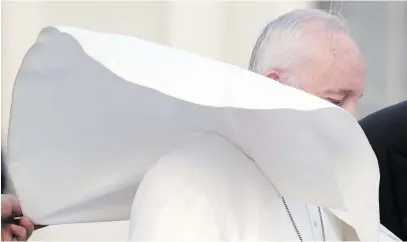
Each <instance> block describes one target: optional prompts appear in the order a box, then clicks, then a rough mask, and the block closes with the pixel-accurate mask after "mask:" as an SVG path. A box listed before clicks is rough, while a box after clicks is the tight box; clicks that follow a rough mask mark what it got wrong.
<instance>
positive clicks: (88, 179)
mask: <svg viewBox="0 0 407 242" xmlns="http://www.w3.org/2000/svg"><path fill="white" fill-rule="evenodd" d="M10 116H11V118H10V126H9V138H8V149H9V150H8V155H9V157H8V159H7V160H8V167H9V171H10V178H11V181H12V182H13V184H14V187H15V190H16V192H17V194H18V196H19V197H20V198H21V200H22V207H23V210H24V213H25V214H26V215H28V216H29V217H30V218H31V219H32V220H33V221H34V222H35V223H39V224H62V223H77V222H97V221H112V220H124V219H129V216H130V209H131V205H132V201H133V198H134V195H135V193H136V191H137V188H138V185H139V183H140V181H141V179H142V177H143V175H144V174H145V173H146V171H147V170H148V169H149V167H151V165H153V164H154V163H155V162H156V161H157V160H159V159H160V158H162V157H165V156H166V155H167V154H168V153H170V152H171V151H173V150H174V149H175V148H177V147H179V145H180V144H181V143H182V142H184V141H185V140H188V139H189V138H190V137H191V136H193V135H194V134H197V133H202V132H211V133H216V134H218V135H221V136H223V137H225V138H226V139H228V140H229V141H230V142H231V143H233V144H235V145H236V146H237V147H239V149H241V150H243V151H244V153H245V154H246V155H247V156H249V157H250V158H251V159H253V160H254V161H255V164H256V166H258V167H259V169H260V170H261V171H262V173H263V174H264V175H265V176H266V177H267V179H268V180H269V181H270V182H271V183H272V184H273V186H274V187H275V188H276V189H277V191H278V192H279V194H281V195H283V196H286V197H287V198H290V199H296V200H298V201H302V202H305V203H309V204H314V205H318V206H324V207H328V208H332V209H334V210H332V211H334V213H335V215H336V216H338V217H340V218H341V219H342V220H344V221H346V222H347V223H349V224H351V225H352V226H353V227H354V228H355V230H356V231H357V233H358V235H359V237H360V238H364V239H373V240H374V239H377V238H378V233H377V231H378V228H379V214H378V199H377V198H378V182H379V172H378V167H377V160H376V157H375V155H374V153H373V151H372V149H371V147H370V145H369V143H368V141H367V139H366V137H365V135H364V134H363V131H362V130H361V129H360V127H359V125H358V123H357V122H356V120H355V119H354V118H353V117H352V116H351V115H350V114H348V113H347V112H346V111H344V110H342V109H340V108H338V107H335V106H334V105H331V104H330V103H328V102H326V101H324V100H321V99H319V98H317V97H314V96H311V95H309V94H307V93H304V92H302V91H299V90H296V89H293V88H290V87H287V86H284V85H281V84H279V83H277V82H274V81H272V80H270V79H268V78H266V77H262V76H259V75H256V74H254V73H251V72H249V71H247V70H243V69H240V68H238V67H235V66H231V65H227V64H224V63H220V62H217V61H214V60H210V59H207V58H203V57H200V56H197V55H193V54H190V53H187V52H183V51H180V50H175V49H172V48H169V47H165V46H160V45H156V44H154V43H150V42H147V41H143V40H140V39H137V38H132V37H127V36H120V35H112V34H102V33H95V32H91V31H87V30H82V29H77V28H71V27H49V28H46V29H44V30H43V31H42V32H41V33H40V35H39V37H38V39H37V41H36V43H35V44H34V46H33V47H32V48H31V49H30V50H29V52H28V53H27V55H26V57H25V58H24V61H23V63H22V65H21V68H20V70H19V73H18V76H17V79H16V83H15V87H14V91H13V100H12V108H11V115H10Z"/></svg>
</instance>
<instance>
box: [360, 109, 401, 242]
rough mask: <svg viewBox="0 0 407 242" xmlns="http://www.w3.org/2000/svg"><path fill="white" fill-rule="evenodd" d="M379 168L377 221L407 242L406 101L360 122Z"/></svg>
mask: <svg viewBox="0 0 407 242" xmlns="http://www.w3.org/2000/svg"><path fill="white" fill-rule="evenodd" d="M359 123H360V125H361V127H362V128H363V130H364V132H365V134H366V136H367V138H368V139H369V142H370V144H371V146H372V148H373V150H374V152H375V154H376V156H377V159H378V162H379V168H380V220H381V223H382V224H383V225H384V226H386V227H387V228H388V229H389V230H390V231H391V232H393V233H394V234H395V235H397V236H398V237H399V238H400V239H401V240H403V241H407V101H404V102H401V103H399V104H396V105H393V106H390V107H387V108H384V109H382V110H380V111H378V112H376V113H373V114H371V115H369V116H367V117H366V118H364V119H362V120H361V121H360V122H359Z"/></svg>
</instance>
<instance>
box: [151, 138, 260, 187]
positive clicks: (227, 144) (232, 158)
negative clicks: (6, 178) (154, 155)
mask: <svg viewBox="0 0 407 242" xmlns="http://www.w3.org/2000/svg"><path fill="white" fill-rule="evenodd" d="M246 166H255V164H254V163H253V161H251V160H250V159H249V158H248V157H247V156H246V155H245V153H244V152H243V151H242V150H241V149H239V148H238V147H237V146H236V145H235V144H233V143H232V142H231V141H229V140H228V139H226V138H224V137H222V136H220V135H217V134H213V133H203V134H198V135H195V136H193V137H190V138H189V139H188V140H186V142H184V143H183V144H182V145H181V146H179V147H178V148H177V149H174V150H173V151H172V152H169V153H167V154H165V155H163V156H162V157H161V158H160V159H158V161H157V162H156V164H154V165H153V166H152V168H151V169H150V172H154V173H156V174H157V173H160V174H161V173H162V175H164V176H175V177H183V176H188V177H190V178H191V179H194V180H197V179H202V180H205V179H212V180H213V179H214V178H215V177H217V176H228V175H233V172H239V171H242V169H244V167H246ZM157 175H159V174H157Z"/></svg>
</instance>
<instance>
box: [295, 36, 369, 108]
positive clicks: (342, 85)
mask: <svg viewBox="0 0 407 242" xmlns="http://www.w3.org/2000/svg"><path fill="white" fill-rule="evenodd" d="M329 49H331V51H329ZM316 50H317V51H318V52H319V58H317V59H316V60H315V61H314V63H309V64H308V65H306V66H305V67H304V71H302V73H301V74H300V82H301V83H302V84H303V85H300V86H301V89H302V90H303V91H306V92H308V93H310V94H313V95H315V96H318V97H320V98H323V99H325V100H327V101H329V102H331V103H333V104H335V105H338V106H340V107H342V108H343V109H345V110H347V111H348V112H350V113H351V114H352V115H355V114H356V107H357V103H358V101H359V99H360V98H361V97H362V95H363V92H364V89H365V77H366V68H365V65H364V62H363V58H362V56H361V54H360V51H359V49H358V48H357V46H356V45H355V44H354V43H353V41H352V40H351V39H350V38H349V36H348V35H347V34H345V33H337V35H336V46H335V49H332V48H328V50H326V49H324V48H319V50H318V48H316Z"/></svg>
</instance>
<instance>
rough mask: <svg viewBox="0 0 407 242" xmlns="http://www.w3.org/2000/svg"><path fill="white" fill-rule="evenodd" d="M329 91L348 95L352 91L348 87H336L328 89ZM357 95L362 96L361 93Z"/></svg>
mask: <svg viewBox="0 0 407 242" xmlns="http://www.w3.org/2000/svg"><path fill="white" fill-rule="evenodd" d="M329 92H330V93H340V94H344V95H349V94H352V93H353V90H350V89H341V88H340V89H336V90H331V91H329ZM359 97H363V93H362V94H361V95H360V96H359Z"/></svg>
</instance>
